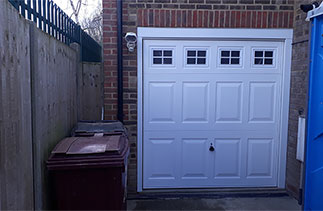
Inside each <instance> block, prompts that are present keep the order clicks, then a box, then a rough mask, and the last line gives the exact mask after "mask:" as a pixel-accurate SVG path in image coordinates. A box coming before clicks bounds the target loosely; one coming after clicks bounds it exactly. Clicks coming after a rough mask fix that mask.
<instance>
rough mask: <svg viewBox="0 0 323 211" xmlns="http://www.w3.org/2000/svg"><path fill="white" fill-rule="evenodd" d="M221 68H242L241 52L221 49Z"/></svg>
mask: <svg viewBox="0 0 323 211" xmlns="http://www.w3.org/2000/svg"><path fill="white" fill-rule="evenodd" d="M219 54H220V66H231V65H232V66H235V67H236V66H240V65H241V50H237V49H233V50H229V49H221V50H220V52H219Z"/></svg>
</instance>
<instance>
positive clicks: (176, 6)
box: [163, 4, 179, 9]
mask: <svg viewBox="0 0 323 211" xmlns="http://www.w3.org/2000/svg"><path fill="white" fill-rule="evenodd" d="M178 7H179V5H178V4H163V8H169V9H177V8H178Z"/></svg>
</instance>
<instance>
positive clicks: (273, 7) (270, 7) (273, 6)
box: [263, 5, 277, 10]
mask: <svg viewBox="0 0 323 211" xmlns="http://www.w3.org/2000/svg"><path fill="white" fill-rule="evenodd" d="M263 9H264V10H276V9H277V6H276V5H264V6H263Z"/></svg>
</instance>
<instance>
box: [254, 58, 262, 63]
mask: <svg viewBox="0 0 323 211" xmlns="http://www.w3.org/2000/svg"><path fill="white" fill-rule="evenodd" d="M262 63H263V59H255V64H262Z"/></svg>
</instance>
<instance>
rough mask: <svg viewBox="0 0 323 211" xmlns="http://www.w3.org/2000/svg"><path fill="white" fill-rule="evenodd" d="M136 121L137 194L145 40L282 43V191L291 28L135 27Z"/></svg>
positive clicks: (140, 180)
mask: <svg viewBox="0 0 323 211" xmlns="http://www.w3.org/2000/svg"><path fill="white" fill-rule="evenodd" d="M137 33H138V40H137V45H138V47H137V59H138V61H137V62H138V63H137V66H138V69H137V70H138V71H137V77H138V78H137V80H138V87H137V88H138V108H137V109H138V113H137V114H138V121H137V191H138V192H142V191H144V189H143V121H144V119H143V113H144V112H143V47H144V46H143V43H144V41H145V40H197V41H198V40H212V41H216V40H221V41H243V40H245V41H273V42H274V41H279V42H283V55H282V57H283V58H282V68H283V75H282V93H281V110H280V114H281V115H280V122H281V125H280V134H279V143H280V144H279V150H278V151H279V158H278V183H277V184H278V188H285V173H286V152H287V139H288V112H289V95H290V74H291V57H292V36H293V30H292V29H204V28H202V29H201V28H190V29H188V28H150V27H138V28H137Z"/></svg>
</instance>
